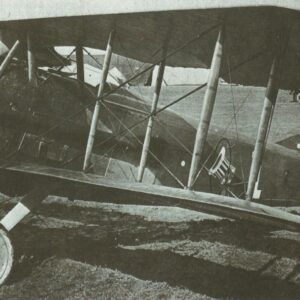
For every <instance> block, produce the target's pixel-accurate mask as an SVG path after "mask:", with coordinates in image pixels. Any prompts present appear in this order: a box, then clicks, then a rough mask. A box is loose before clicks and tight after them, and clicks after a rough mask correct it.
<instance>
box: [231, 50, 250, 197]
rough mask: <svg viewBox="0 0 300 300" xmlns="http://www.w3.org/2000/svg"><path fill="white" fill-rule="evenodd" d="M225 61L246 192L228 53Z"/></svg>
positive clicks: (243, 177) (242, 171) (243, 178)
mask: <svg viewBox="0 0 300 300" xmlns="http://www.w3.org/2000/svg"><path fill="white" fill-rule="evenodd" d="M226 61H227V68H228V76H229V81H230V91H231V97H232V108H233V114H234V125H235V133H236V141H237V144H238V151H239V158H240V164H241V173H242V182H243V183H244V184H243V186H244V193H245V194H246V184H245V173H244V164H243V158H242V153H241V148H240V138H239V132H238V124H237V115H236V106H235V97H234V92H233V88H232V77H231V69H230V61H229V57H228V55H227V57H226Z"/></svg>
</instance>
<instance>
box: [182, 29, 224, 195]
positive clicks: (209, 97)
mask: <svg viewBox="0 0 300 300" xmlns="http://www.w3.org/2000/svg"><path fill="white" fill-rule="evenodd" d="M223 43H224V27H223V26H222V27H221V28H220V30H219V34H218V39H217V42H216V45H215V50H214V54H213V58H212V63H211V70H210V73H209V78H208V84H207V88H206V92H205V96H204V102H203V107H202V111H201V119H200V122H199V125H198V129H197V133H196V139H195V145H194V151H193V156H192V162H191V168H190V172H189V178H188V184H187V188H188V189H191V188H192V186H193V184H194V183H195V179H196V176H197V172H198V169H199V165H200V163H201V159H202V156H203V152H204V146H205V142H206V138H207V134H208V130H209V125H210V121H211V116H212V112H213V108H214V104H215V99H216V93H217V88H218V83H219V76H220V69H221V63H222V54H223Z"/></svg>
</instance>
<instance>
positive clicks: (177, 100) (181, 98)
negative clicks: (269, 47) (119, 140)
mask: <svg viewBox="0 0 300 300" xmlns="http://www.w3.org/2000/svg"><path fill="white" fill-rule="evenodd" d="M213 28H216V26H213ZM213 28H211V29H210V30H206V31H205V32H210V31H211V30H212V29H213ZM202 35H203V34H201V35H198V36H197V37H196V38H194V39H192V40H190V41H189V42H187V43H185V44H184V45H183V46H181V47H179V48H177V49H175V50H174V51H172V52H171V53H169V54H168V55H167V56H166V57H169V56H170V55H171V54H174V53H176V52H178V51H179V49H182V48H184V46H186V45H188V44H190V43H191V41H194V40H196V39H198V38H199V37H200V36H202ZM263 52H264V51H260V52H259V53H256V54H255V55H253V56H252V57H250V59H247V60H246V61H244V62H242V63H240V64H238V65H237V66H236V67H235V68H237V67H239V66H241V65H243V64H245V63H247V62H249V61H251V60H253V59H255V58H256V57H257V56H260V55H261V54H262V53H263ZM166 57H165V58H166ZM165 58H164V59H165ZM151 67H153V65H152V66H150V67H149V68H146V70H148V69H151ZM144 72H145V70H144V71H142V72H140V74H136V75H135V76H133V77H131V79H132V78H136V77H138V76H139V75H141V73H144ZM129 81H130V80H129ZM123 85H124V83H123ZM84 86H86V85H84ZM121 86H122V84H121V85H119V86H118V87H117V88H116V89H115V90H117V89H119V88H120V87H121ZM205 86H206V84H203V85H201V86H199V87H197V88H195V89H193V90H192V91H190V92H188V93H187V94H185V95H183V96H182V97H179V98H178V99H176V100H175V101H173V102H171V103H169V104H168V105H165V106H164V107H162V108H160V109H159V110H158V111H156V112H155V113H152V114H148V115H147V116H146V117H145V118H143V119H142V120H140V121H139V122H137V123H136V124H133V126H129V127H127V126H126V125H125V126H126V132H128V131H130V129H132V128H133V127H136V126H137V125H139V124H140V123H142V122H143V121H145V120H147V119H148V118H149V117H150V116H154V115H156V114H158V113H160V112H162V111H164V110H165V109H167V108H168V107H170V106H172V105H174V104H175V103H177V102H179V101H181V100H183V99H185V98H186V97H188V96H189V95H191V94H193V93H194V92H196V91H198V90H200V89H201V88H203V87H205ZM88 90H89V89H88ZM115 90H114V91H115ZM89 91H90V90H89ZM114 91H111V92H109V93H108V94H111V93H113V92H114ZM93 96H94V94H93ZM104 97H107V94H106V95H104ZM104 97H102V99H98V100H100V101H102V102H103V103H104V101H103V98H104ZM88 106H90V105H88ZM56 127H57V126H56ZM52 130H53V129H52ZM48 132H49V130H48ZM122 133H123V132H122ZM118 135H120V134H118ZM115 136H116V135H113V136H111V137H109V138H107V139H106V140H104V141H103V142H101V143H98V144H96V145H95V147H97V146H99V145H101V144H103V143H104V142H106V141H107V140H111V139H113V138H115ZM82 155H84V153H83V154H81V155H79V156H82ZM152 156H154V155H153V153H152ZM77 157H78V156H77ZM75 159H76V158H75ZM156 159H158V158H157V157H156ZM73 160H74V158H73V159H71V161H73ZM69 162H70V161H67V162H66V164H67V163H69ZM64 165H65V164H64ZM167 170H168V168H167ZM170 175H171V174H170ZM174 179H175V178H174ZM176 181H178V179H176ZM180 185H183V184H182V183H181V182H180ZM183 186H184V185H183Z"/></svg>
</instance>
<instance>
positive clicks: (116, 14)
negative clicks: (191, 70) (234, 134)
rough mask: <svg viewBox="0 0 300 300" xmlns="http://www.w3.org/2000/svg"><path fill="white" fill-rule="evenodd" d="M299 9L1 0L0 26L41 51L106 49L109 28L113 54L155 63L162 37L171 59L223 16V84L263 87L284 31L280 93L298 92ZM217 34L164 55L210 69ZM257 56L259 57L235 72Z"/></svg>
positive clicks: (256, 4)
mask: <svg viewBox="0 0 300 300" xmlns="http://www.w3.org/2000/svg"><path fill="white" fill-rule="evenodd" d="M299 10H300V3H299V1H296V0H291V1H279V0H277V1H276V0H273V1H271V0H265V1H247V0H231V1H229V0H223V1H222V0H221V1H220V0H218V1H216V0H210V1H208V0H202V1H197V0H177V1H174V0H164V1H158V0H143V1H142V0H139V1H134V0H102V1H98V0H89V1H80V0H66V1H58V0H55V1H47V0H39V1H34V0H23V1H22V0H3V1H1V9H0V22H2V23H1V24H2V27H4V28H9V29H11V30H13V31H14V32H16V33H17V37H18V38H19V39H22V38H24V36H25V35H24V30H29V29H30V30H31V31H33V32H34V36H35V41H36V44H39V45H40V46H54V45H56V46H57V45H77V44H82V45H84V46H89V47H94V48H100V49H105V47H106V42H107V37H108V34H109V32H110V30H111V29H112V28H113V27H115V28H116V31H117V38H116V41H115V44H114V52H115V53H117V54H120V55H123V56H126V57H130V58H134V59H138V60H140V61H144V62H149V63H154V62H156V61H157V59H158V58H159V56H158V55H154V54H155V53H157V50H158V49H160V48H161V46H162V45H163V43H164V41H165V39H166V38H167V36H170V37H171V38H170V42H169V53H170V52H172V51H173V50H174V49H177V48H178V47H180V46H182V45H183V44H184V43H185V42H187V41H189V40H191V39H193V38H195V36H197V35H199V34H201V33H202V32H204V31H205V30H207V29H209V28H211V27H213V26H215V25H216V24H219V23H220V22H221V20H223V19H224V18H225V19H226V44H225V46H226V49H225V59H224V60H223V61H224V63H223V70H222V74H223V78H225V80H227V81H229V82H234V83H239V84H243V85H257V86H265V85H266V82H267V78H268V73H269V70H270V65H271V59H272V55H271V53H270V52H271V51H273V50H274V48H275V47H276V41H274V37H275V39H276V33H277V32H279V31H280V30H282V27H286V26H290V29H289V30H288V32H287V34H289V36H290V39H289V43H288V47H287V51H286V57H285V59H284V63H283V65H284V68H283V72H282V76H281V81H280V88H283V89H297V88H299V86H300V72H299V69H300V59H299V50H300V36H299V29H300V18H299ZM216 36H217V30H214V31H212V32H209V33H208V34H206V35H205V36H203V37H201V38H199V39H197V40H195V41H194V42H193V43H191V44H189V46H188V47H186V48H184V49H182V50H181V51H179V52H178V53H176V54H175V55H173V56H171V57H169V58H168V60H167V64H168V65H170V66H182V67H206V68H209V66H210V62H211V57H212V53H213V48H214V44H215V41H216ZM10 38H12V35H11V34H10ZM261 51H264V53H263V54H262V55H261V56H259V57H258V58H256V59H254V60H252V61H250V62H248V63H247V64H245V65H243V66H242V67H240V68H239V69H238V70H233V69H234V67H235V66H236V65H238V64H240V63H241V62H243V61H245V60H248V59H249V58H250V57H252V56H253V55H255V54H257V53H259V52H261ZM229 68H230V70H229ZM229 71H230V72H229ZM225 74H226V75H225Z"/></svg>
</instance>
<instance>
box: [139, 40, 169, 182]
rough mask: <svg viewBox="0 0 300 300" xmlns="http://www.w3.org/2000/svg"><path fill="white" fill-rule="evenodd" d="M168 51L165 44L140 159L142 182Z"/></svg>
mask: <svg viewBox="0 0 300 300" xmlns="http://www.w3.org/2000/svg"><path fill="white" fill-rule="evenodd" d="M166 53H167V46H166V45H165V46H164V47H163V49H162V56H163V58H164V59H163V60H162V61H161V62H160V64H159V69H158V74H157V78H156V82H155V88H154V95H153V100H152V106H151V115H150V117H149V120H148V125H147V130H146V135H145V139H144V144H143V150H142V156H141V161H140V167H139V171H138V177H137V181H138V182H142V180H143V176H144V172H145V167H146V163H147V157H148V151H149V147H150V141H151V133H152V127H153V121H154V114H155V112H156V108H157V103H158V100H159V95H160V90H161V85H162V81H163V77H164V71H165V64H166V58H165V57H166Z"/></svg>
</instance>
